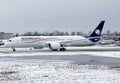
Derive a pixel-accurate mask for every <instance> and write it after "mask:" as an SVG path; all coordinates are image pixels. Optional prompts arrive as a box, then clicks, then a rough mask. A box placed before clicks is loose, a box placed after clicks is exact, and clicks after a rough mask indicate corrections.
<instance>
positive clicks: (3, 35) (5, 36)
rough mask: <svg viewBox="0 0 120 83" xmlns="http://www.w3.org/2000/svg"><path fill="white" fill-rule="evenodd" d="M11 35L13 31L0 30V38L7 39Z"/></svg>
mask: <svg viewBox="0 0 120 83" xmlns="http://www.w3.org/2000/svg"><path fill="white" fill-rule="evenodd" d="M12 37H13V33H4V32H0V39H9V38H12Z"/></svg>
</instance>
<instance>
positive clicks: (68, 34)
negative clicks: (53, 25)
mask: <svg viewBox="0 0 120 83" xmlns="http://www.w3.org/2000/svg"><path fill="white" fill-rule="evenodd" d="M91 33H92V31H89V32H88V33H83V32H82V31H77V32H75V31H71V32H67V31H65V32H63V31H53V32H47V31H46V32H38V31H34V32H25V33H23V34H20V35H21V36H74V35H78V36H79V35H80V36H86V35H90V34H91ZM102 34H103V35H114V36H120V32H117V31H115V32H111V31H109V30H108V31H106V32H104V33H102ZM18 35H19V34H16V36H18Z"/></svg>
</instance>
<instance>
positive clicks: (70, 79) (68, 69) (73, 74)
mask: <svg viewBox="0 0 120 83" xmlns="http://www.w3.org/2000/svg"><path fill="white" fill-rule="evenodd" d="M73 49H75V50H77V51H75V50H73ZM83 49H85V50H83ZM86 49H93V50H92V51H89V50H86ZM95 49H102V51H98V50H97V51H95ZM104 49H120V47H107V46H106V47H103V48H101V47H100V46H93V47H83V48H81V47H79V48H74V47H71V48H69V49H68V51H64V52H52V51H50V50H48V49H46V48H45V49H43V50H32V51H30V50H29V48H22V49H21V48H18V49H17V50H18V52H11V51H12V50H11V49H9V48H0V56H11V57H14V56H34V55H51V56H52V55H56V56H57V55H68V56H70V55H78V54H89V55H91V56H107V57H117V58H120V51H118V50H117V51H112V50H109V51H104ZM45 50H47V51H45ZM119 78H120V66H104V65H78V64H70V63H66V62H64V63H60V62H59V63H55V62H53V63H52V62H51V63H50V62H47V61H43V62H42V61H36V62H31V61H23V62H22V61H0V83H120V79H119Z"/></svg>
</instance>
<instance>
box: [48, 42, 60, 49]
mask: <svg viewBox="0 0 120 83" xmlns="http://www.w3.org/2000/svg"><path fill="white" fill-rule="evenodd" d="M60 47H61V45H60V43H58V42H51V43H49V48H50V49H52V50H58V49H60Z"/></svg>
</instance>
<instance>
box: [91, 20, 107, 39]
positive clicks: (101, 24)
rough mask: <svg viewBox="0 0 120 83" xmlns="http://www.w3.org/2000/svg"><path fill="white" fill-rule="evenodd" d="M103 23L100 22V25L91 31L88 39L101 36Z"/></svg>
mask: <svg viewBox="0 0 120 83" xmlns="http://www.w3.org/2000/svg"><path fill="white" fill-rule="evenodd" d="M104 23H105V21H104V20H103V21H101V22H100V24H99V25H98V26H97V27H96V29H95V30H94V31H93V33H92V34H91V35H90V37H98V36H101V33H102V29H103V26H104Z"/></svg>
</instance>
